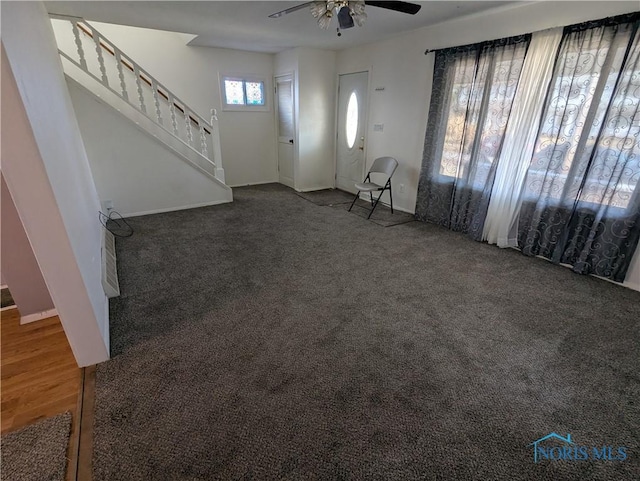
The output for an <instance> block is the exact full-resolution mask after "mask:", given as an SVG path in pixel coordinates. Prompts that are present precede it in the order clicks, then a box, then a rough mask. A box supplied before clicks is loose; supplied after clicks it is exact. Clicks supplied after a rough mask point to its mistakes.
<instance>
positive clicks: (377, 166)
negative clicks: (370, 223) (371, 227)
mask: <svg viewBox="0 0 640 481" xmlns="http://www.w3.org/2000/svg"><path fill="white" fill-rule="evenodd" d="M397 167H398V161H397V160H396V159H394V158H393V157H378V158H377V159H376V160H374V161H373V165H372V166H371V169H369V172H368V173H367V176H366V177H365V178H364V182H359V183H357V184H356V189H358V193H357V194H356V197H355V199H353V202H352V203H351V206H350V207H349V211H351V208H352V207H353V205H354V204H355V203H356V200H358V197H359V196H360V192H369V195H370V197H371V206H372V207H371V212H369V215H368V216H367V219H369V218H370V217H371V214H373V211H374V210H375V208H376V206H377V205H378V202H379V201H380V197H382V194H384V191H385V190H387V189H389V198H390V199H391V213H392V214H393V195H392V192H391V176H392V175H393V173H394V172H395V171H396V168H397ZM371 174H385V175H387V182H386V183H385V184H384V185H380V184H376V183H375V182H373V181H372V180H371ZM374 192H380V195H379V196H378V198H377V199H376V200H375V202H374V200H373V193H374Z"/></svg>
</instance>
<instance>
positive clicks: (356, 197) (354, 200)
mask: <svg viewBox="0 0 640 481" xmlns="http://www.w3.org/2000/svg"><path fill="white" fill-rule="evenodd" d="M359 196H360V191H358V193H357V194H356V196H355V198H354V199H353V202H351V205H350V206H349V210H348V212H351V208H352V207H353V204H355V203H356V200H358V197H359Z"/></svg>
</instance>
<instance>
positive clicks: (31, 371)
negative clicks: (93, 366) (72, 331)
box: [0, 309, 82, 434]
mask: <svg viewBox="0 0 640 481" xmlns="http://www.w3.org/2000/svg"><path fill="white" fill-rule="evenodd" d="M1 317H2V320H1V329H2V330H1V336H0V338H1V342H0V347H1V348H2V352H1V355H0V367H1V375H0V380H1V382H2V384H1V391H2V412H1V415H2V423H1V424H2V433H3V434H4V433H6V432H9V431H14V430H16V429H19V428H21V427H23V426H26V425H28V424H31V423H33V422H35V421H37V420H39V419H44V418H47V417H51V416H54V415H56V414H59V413H63V412H65V411H71V413H72V414H73V415H74V420H75V417H76V415H77V405H78V395H79V393H80V388H81V374H82V372H81V369H80V368H78V365H77V364H76V361H75V359H74V357H73V353H72V352H71V348H70V347H69V342H68V341H67V337H66V336H65V334H64V331H63V329H62V325H61V324H60V319H59V318H58V317H52V318H49V319H45V320H42V321H37V322H34V323H31V324H24V325H20V315H19V312H18V310H17V309H11V310H6V311H3V312H2V314H1Z"/></svg>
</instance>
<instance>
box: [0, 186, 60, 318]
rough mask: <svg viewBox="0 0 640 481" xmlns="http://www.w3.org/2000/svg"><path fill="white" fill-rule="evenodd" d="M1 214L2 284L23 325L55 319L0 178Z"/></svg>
mask: <svg viewBox="0 0 640 481" xmlns="http://www.w3.org/2000/svg"><path fill="white" fill-rule="evenodd" d="M0 179H1V180H0V185H1V186H2V187H1V188H0V197H1V198H2V200H1V201H0V210H1V211H2V215H1V218H2V229H1V230H0V236H1V244H0V249H1V251H2V252H1V253H0V261H1V262H2V276H3V282H4V278H5V277H6V282H7V284H8V285H9V286H11V287H10V289H11V297H12V298H13V300H14V301H15V303H16V306H18V309H19V310H20V323H21V324H24V323H26V322H33V321H35V320H40V319H45V318H47V317H51V316H55V315H56V314H57V313H56V311H55V309H54V306H53V300H52V299H51V296H50V295H49V289H47V285H46V284H45V282H44V278H43V277H42V272H40V267H39V266H38V261H37V260H36V256H35V255H34V254H33V249H32V248H31V244H30V243H29V238H28V237H27V233H26V232H25V230H24V226H23V225H22V221H21V220H20V216H19V215H18V210H17V209H16V205H15V203H14V202H13V198H12V197H11V192H9V188H8V187H7V184H6V183H5V180H4V176H3V175H1V174H0Z"/></svg>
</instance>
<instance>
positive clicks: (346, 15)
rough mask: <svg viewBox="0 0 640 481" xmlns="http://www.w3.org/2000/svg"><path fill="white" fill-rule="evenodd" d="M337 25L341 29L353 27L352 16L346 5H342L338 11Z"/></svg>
mask: <svg viewBox="0 0 640 481" xmlns="http://www.w3.org/2000/svg"><path fill="white" fill-rule="evenodd" d="M338 25H340V28H341V29H343V30H344V29H345V28H351V27H353V17H351V13H350V12H349V9H348V8H347V7H342V8H341V9H340V11H339V12H338Z"/></svg>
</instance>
